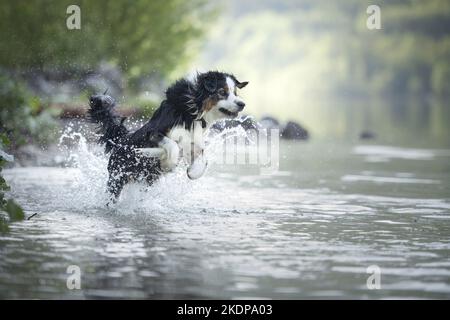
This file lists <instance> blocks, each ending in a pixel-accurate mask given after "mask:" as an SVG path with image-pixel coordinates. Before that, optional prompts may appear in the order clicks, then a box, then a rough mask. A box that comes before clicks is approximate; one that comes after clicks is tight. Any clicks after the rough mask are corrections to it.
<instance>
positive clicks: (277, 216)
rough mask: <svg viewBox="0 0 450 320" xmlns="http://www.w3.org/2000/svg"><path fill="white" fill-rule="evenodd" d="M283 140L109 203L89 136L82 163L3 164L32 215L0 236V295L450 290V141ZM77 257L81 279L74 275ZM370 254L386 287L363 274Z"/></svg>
mask: <svg viewBox="0 0 450 320" xmlns="http://www.w3.org/2000/svg"><path fill="white" fill-rule="evenodd" d="M81 140H83V138H82V136H81ZM82 142H83V141H82ZM280 152H281V159H280V170H279V171H278V172H276V173H274V174H273V175H269V176H264V175H260V174H258V170H257V169H256V168H249V167H242V166H241V167H230V166H227V167H218V166H211V167H210V168H209V171H208V172H207V174H206V176H204V177H203V178H201V179H200V180H197V181H189V180H188V179H187V178H186V177H185V173H184V172H183V171H181V170H180V171H178V172H175V173H173V174H170V175H168V176H167V177H165V178H164V179H162V180H161V181H160V182H159V183H158V184H156V185H155V186H153V187H151V188H149V189H147V188H145V187H144V186H140V185H130V186H127V187H126V189H125V190H124V194H123V196H122V199H121V201H120V202H119V203H118V205H117V206H116V207H114V208H107V207H105V201H106V197H105V194H104V183H105V179H106V169H105V165H106V159H105V158H104V157H102V156H100V154H101V152H100V150H98V148H95V147H94V146H89V145H86V144H84V143H81V144H80V148H79V150H78V151H77V152H75V153H72V155H71V161H72V162H73V163H75V164H77V165H75V166H74V167H69V168H57V167H54V168H52V167H46V168H44V167H25V168H13V169H8V170H5V177H6V179H7V180H8V181H9V183H10V185H11V186H12V190H13V191H12V195H13V196H14V197H16V199H17V201H18V202H19V203H21V204H22V205H23V207H24V208H25V210H26V214H27V216H30V215H31V214H33V213H37V215H35V216H34V217H32V218H31V219H30V220H25V221H23V222H19V223H14V224H12V225H11V231H10V233H8V234H4V235H2V236H1V237H0V257H1V259H0V297H1V298H50V299H55V298H65V299H71V298H226V299H228V298H233V299H241V298H287V299H291V298H296V299H297V298H313V299H316V298H317V299H318V298H357V299H360V298H450V237H449V235H450V197H449V195H450V161H449V160H450V150H448V149H446V148H441V149H439V148H428V149H424V148H420V149H417V148H409V147H404V146H399V145H382V144H361V143H354V144H344V143H338V142H334V143H327V142H320V141H315V140H312V141H310V142H307V143H287V142H282V144H281V146H280ZM146 189H147V190H146ZM70 265H77V266H79V267H80V269H81V290H69V289H67V287H66V280H67V277H68V274H67V273H66V271H67V268H68V266H70ZM372 265H376V266H378V267H379V268H380V269H381V289H380V290H369V289H368V288H367V285H366V281H367V278H368V277H369V276H370V274H367V273H366V271H367V268H368V267H369V266H372Z"/></svg>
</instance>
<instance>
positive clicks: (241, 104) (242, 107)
mask: <svg viewBox="0 0 450 320" xmlns="http://www.w3.org/2000/svg"><path fill="white" fill-rule="evenodd" d="M236 105H237V106H238V107H239V111H242V110H243V109H244V107H245V103H244V102H243V101H237V102H236Z"/></svg>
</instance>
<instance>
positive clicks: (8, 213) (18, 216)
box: [0, 134, 25, 233]
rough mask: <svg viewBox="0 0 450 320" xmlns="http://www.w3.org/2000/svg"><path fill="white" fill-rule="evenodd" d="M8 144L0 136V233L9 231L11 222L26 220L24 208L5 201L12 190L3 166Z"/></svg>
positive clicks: (5, 138)
mask: <svg viewBox="0 0 450 320" xmlns="http://www.w3.org/2000/svg"><path fill="white" fill-rule="evenodd" d="M7 144H9V141H8V138H7V137H6V135H4V134H0V151H1V153H0V233H2V232H6V231H8V230H9V228H8V223H9V222H15V221H21V220H23V219H24V218H25V215H24V212H23V210H22V208H21V207H20V206H19V205H18V204H17V203H15V202H14V200H12V199H8V200H6V199H5V192H6V191H8V190H9V189H10V188H9V186H8V184H7V183H6V181H5V179H4V178H3V176H2V170H3V166H4V164H5V163H6V161H5V159H4V158H3V156H5V155H7V154H6V153H5V152H4V150H3V149H4V146H5V145H7Z"/></svg>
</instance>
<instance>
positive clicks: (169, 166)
mask: <svg viewBox="0 0 450 320" xmlns="http://www.w3.org/2000/svg"><path fill="white" fill-rule="evenodd" d="M158 146H159V147H160V148H163V149H164V151H165V154H164V155H163V156H162V157H161V169H162V170H164V171H171V170H173V169H174V168H175V167H176V166H177V164H178V162H179V160H180V147H178V144H177V143H176V142H175V141H174V140H172V139H170V138H168V137H163V138H162V140H161V141H160V142H159V143H158Z"/></svg>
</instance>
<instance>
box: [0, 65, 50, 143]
mask: <svg viewBox="0 0 450 320" xmlns="http://www.w3.org/2000/svg"><path fill="white" fill-rule="evenodd" d="M0 125H1V126H0V133H4V134H5V135H6V136H7V137H8V138H9V139H10V140H11V141H12V146H13V147H17V146H20V145H23V144H25V143H27V142H36V143H39V144H45V143H48V142H49V141H50V140H51V139H52V136H53V135H52V132H53V131H54V129H55V128H56V122H55V120H54V118H53V116H52V114H51V113H50V111H46V110H44V109H43V106H42V103H41V102H40V101H39V100H38V99H36V98H35V97H33V96H31V95H30V93H29V92H28V91H27V90H26V89H25V88H24V86H23V85H21V84H20V83H19V82H18V81H16V80H14V79H13V78H12V77H9V76H6V75H5V74H3V73H1V72H0Z"/></svg>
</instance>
